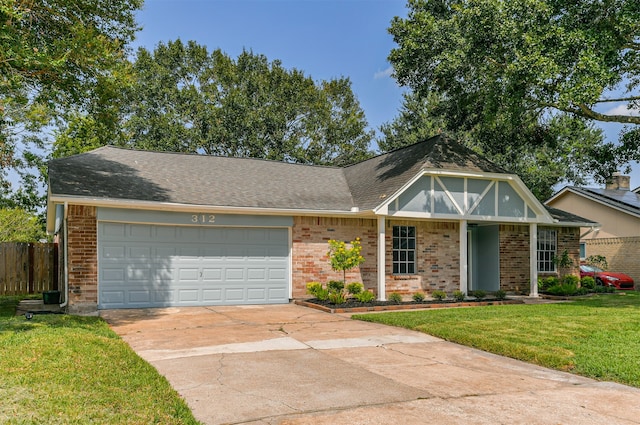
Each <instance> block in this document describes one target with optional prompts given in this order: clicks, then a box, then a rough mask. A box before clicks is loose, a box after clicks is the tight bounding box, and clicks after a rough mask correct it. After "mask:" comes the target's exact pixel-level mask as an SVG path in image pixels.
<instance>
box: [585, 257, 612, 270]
mask: <svg viewBox="0 0 640 425" xmlns="http://www.w3.org/2000/svg"><path fill="white" fill-rule="evenodd" d="M585 262H586V263H587V264H591V265H593V266H596V267H598V268H600V269H602V270H607V269H608V268H609V263H608V262H607V257H605V256H604V255H590V256H588V257H587V258H586V259H585Z"/></svg>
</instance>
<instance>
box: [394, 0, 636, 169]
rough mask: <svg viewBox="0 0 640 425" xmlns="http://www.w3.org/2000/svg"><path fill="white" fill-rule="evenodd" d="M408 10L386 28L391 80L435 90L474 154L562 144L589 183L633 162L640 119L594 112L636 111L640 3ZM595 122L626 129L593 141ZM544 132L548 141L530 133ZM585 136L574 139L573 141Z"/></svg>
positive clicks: (448, 2) (439, 0)
mask: <svg viewBox="0 0 640 425" xmlns="http://www.w3.org/2000/svg"><path fill="white" fill-rule="evenodd" d="M408 7H409V13H408V16H407V18H405V19H402V18H398V17H396V18H394V20H393V22H392V24H391V27H390V29H389V31H390V33H391V34H392V35H393V37H394V40H395V41H396V43H397V44H398V47H397V48H395V49H393V50H392V51H391V54H390V56H389V59H390V61H391V62H392V64H393V66H394V70H395V76H396V78H397V79H398V82H399V83H400V84H402V85H405V86H408V87H410V88H411V89H412V90H413V91H414V92H415V93H416V95H417V96H419V97H421V98H426V97H427V96H434V95H436V96H437V98H438V99H439V101H440V102H442V105H441V107H440V112H441V113H442V114H443V115H442V117H443V118H444V120H445V122H446V125H447V127H449V128H454V129H457V130H462V131H473V132H474V136H473V141H474V143H475V144H476V147H477V148H478V149H479V150H484V151H486V152H487V153H488V154H489V155H490V156H493V154H494V153H495V152H496V151H498V153H499V150H500V149H503V150H512V151H513V152H522V151H523V149H524V150H529V151H530V153H531V155H538V153H539V152H538V150H537V148H540V149H542V150H543V151H547V152H552V151H553V150H551V151H549V150H548V143H551V144H554V143H557V142H558V141H564V143H565V144H564V147H562V149H561V151H565V150H569V151H574V152H575V151H576V149H582V151H581V152H575V153H579V155H580V157H581V162H580V163H576V164H572V166H574V170H573V172H574V175H577V176H582V177H584V176H585V175H587V174H592V177H594V178H595V179H596V180H602V179H605V178H607V177H608V176H609V174H610V173H611V172H612V171H615V168H616V167H618V166H620V165H625V164H628V162H629V161H630V160H638V159H640V151H639V149H638V147H639V146H640V144H639V143H638V142H639V137H638V131H639V130H638V125H639V124H640V116H637V115H634V114H632V113H612V114H607V113H604V112H602V111H603V108H605V107H606V106H607V105H613V104H623V105H624V106H626V108H628V109H629V110H636V111H637V110H638V109H639V108H640V96H639V95H638V87H639V85H640V2H638V1H635V0H634V1H626V0H604V1H598V2H595V1H580V2H574V1H555V0H518V1H510V0H477V1H455V0H410V1H409V3H408ZM594 121H602V122H618V123H623V124H628V127H627V128H626V132H625V135H624V136H622V137H621V139H620V140H619V141H618V142H617V143H602V142H599V141H598V140H597V134H596V133H597V132H596V131H595V130H594V128H593V125H592V124H590V123H593V122H594ZM560 124H562V125H566V127H564V128H561V127H562V126H561V125H560ZM549 131H553V132H555V134H551V136H552V137H551V139H549V138H548V137H546V138H545V137H535V136H536V134H538V135H547V136H548V135H549V134H550V133H549ZM585 132H586V133H585ZM594 132H595V133H594ZM501 134H502V135H504V136H508V137H499V136H500V135H501ZM585 134H586V135H587V136H588V137H590V138H591V139H590V141H589V142H588V143H585V144H583V143H581V141H580V140H577V137H582V136H584V135H585ZM522 135H526V136H527V137H526V138H523V137H521V136H522ZM487 136H493V137H494V139H493V140H487V139H482V138H481V137H487ZM512 138H515V139H514V140H511V139H512ZM527 138H529V139H530V140H529V141H527ZM544 140H547V141H548V143H547V144H545V143H544ZM496 142H499V143H505V144H507V145H508V146H505V147H503V148H500V147H499V146H498V145H496ZM545 155H546V154H545ZM543 156H544V155H543ZM560 159H561V157H559V158H557V160H560ZM546 160H548V161H553V160H554V158H553V157H552V156H549V157H548V158H547V159H546ZM575 166H577V167H581V168H580V169H575ZM570 171H571V170H567V174H565V176H564V179H565V180H567V181H571V180H572V178H573V177H572V175H571V172H570Z"/></svg>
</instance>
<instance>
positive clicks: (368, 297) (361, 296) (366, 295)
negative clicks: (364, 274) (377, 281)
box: [355, 291, 376, 303]
mask: <svg viewBox="0 0 640 425" xmlns="http://www.w3.org/2000/svg"><path fill="white" fill-rule="evenodd" d="M355 298H356V299H357V300H358V301H360V302H361V303H370V302H372V301H373V300H375V299H376V296H375V294H374V293H373V292H372V291H362V292H360V293H358V294H356V295H355Z"/></svg>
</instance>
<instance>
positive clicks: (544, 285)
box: [538, 276, 560, 292]
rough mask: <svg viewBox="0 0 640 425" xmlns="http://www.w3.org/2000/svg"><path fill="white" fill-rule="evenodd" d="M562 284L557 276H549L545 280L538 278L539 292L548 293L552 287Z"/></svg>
mask: <svg viewBox="0 0 640 425" xmlns="http://www.w3.org/2000/svg"><path fill="white" fill-rule="evenodd" d="M559 283H560V279H558V278H557V277H555V276H549V277H545V278H538V290H539V291H541V292H546V291H547V290H548V289H549V288H551V287H552V286H556V285H558V284H559Z"/></svg>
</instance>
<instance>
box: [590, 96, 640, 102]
mask: <svg viewBox="0 0 640 425" xmlns="http://www.w3.org/2000/svg"><path fill="white" fill-rule="evenodd" d="M634 100H640V96H631V97H621V98H619V99H601V100H598V101H596V103H608V102H632V101H634Z"/></svg>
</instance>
